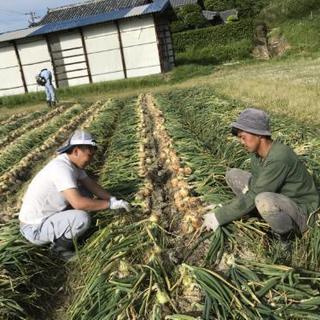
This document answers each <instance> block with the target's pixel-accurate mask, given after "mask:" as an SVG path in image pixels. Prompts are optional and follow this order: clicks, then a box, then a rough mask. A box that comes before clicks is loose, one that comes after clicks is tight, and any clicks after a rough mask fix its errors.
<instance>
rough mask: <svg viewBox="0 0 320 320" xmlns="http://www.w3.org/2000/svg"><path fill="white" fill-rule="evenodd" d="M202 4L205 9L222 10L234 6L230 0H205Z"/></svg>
mask: <svg viewBox="0 0 320 320" xmlns="http://www.w3.org/2000/svg"><path fill="white" fill-rule="evenodd" d="M204 6H205V8H206V10H211V11H224V10H228V9H233V8H234V1H232V0H205V1H204Z"/></svg>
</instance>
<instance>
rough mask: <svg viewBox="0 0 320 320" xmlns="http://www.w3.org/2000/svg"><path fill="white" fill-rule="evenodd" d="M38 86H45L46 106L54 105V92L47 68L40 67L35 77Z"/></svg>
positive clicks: (50, 75) (50, 74)
mask: <svg viewBox="0 0 320 320" xmlns="http://www.w3.org/2000/svg"><path fill="white" fill-rule="evenodd" d="M36 81H37V83H38V84H39V85H40V86H43V87H45V91H46V96H47V104H48V107H53V106H56V103H57V102H56V93H55V89H54V86H53V84H52V73H51V71H50V70H48V69H42V70H41V71H40V73H39V74H38V75H37V77H36Z"/></svg>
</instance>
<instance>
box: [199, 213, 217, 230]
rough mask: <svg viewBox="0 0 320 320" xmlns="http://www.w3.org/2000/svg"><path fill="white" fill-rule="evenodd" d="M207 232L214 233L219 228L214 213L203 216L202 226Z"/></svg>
mask: <svg viewBox="0 0 320 320" xmlns="http://www.w3.org/2000/svg"><path fill="white" fill-rule="evenodd" d="M202 226H203V227H204V228H205V229H207V231H210V230H212V231H216V230H217V229H218V227H219V221H218V219H217V217H216V214H215V213H214V212H209V213H206V214H205V215H204V216H203V225H202Z"/></svg>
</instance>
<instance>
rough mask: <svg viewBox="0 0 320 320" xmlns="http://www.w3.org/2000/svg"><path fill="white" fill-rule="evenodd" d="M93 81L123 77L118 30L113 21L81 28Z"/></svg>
mask: <svg viewBox="0 0 320 320" xmlns="http://www.w3.org/2000/svg"><path fill="white" fill-rule="evenodd" d="M83 36H84V41H85V45H86V48H87V55H88V62H89V66H90V71H91V76H92V81H93V82H99V81H106V80H115V79H123V78H124V77H125V75H124V70H123V64H122V59H121V51H120V43H119V36H118V30H117V26H116V24H115V23H109V24H103V25H97V26H90V27H87V28H85V29H84V30H83Z"/></svg>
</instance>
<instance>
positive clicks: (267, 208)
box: [255, 192, 277, 215]
mask: <svg viewBox="0 0 320 320" xmlns="http://www.w3.org/2000/svg"><path fill="white" fill-rule="evenodd" d="M255 205H256V208H257V210H258V211H259V213H260V214H261V215H268V214H272V213H274V212H275V211H277V207H276V206H275V203H274V197H273V193H272V192H262V193H259V194H258V195H257V196H256V198H255Z"/></svg>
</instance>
